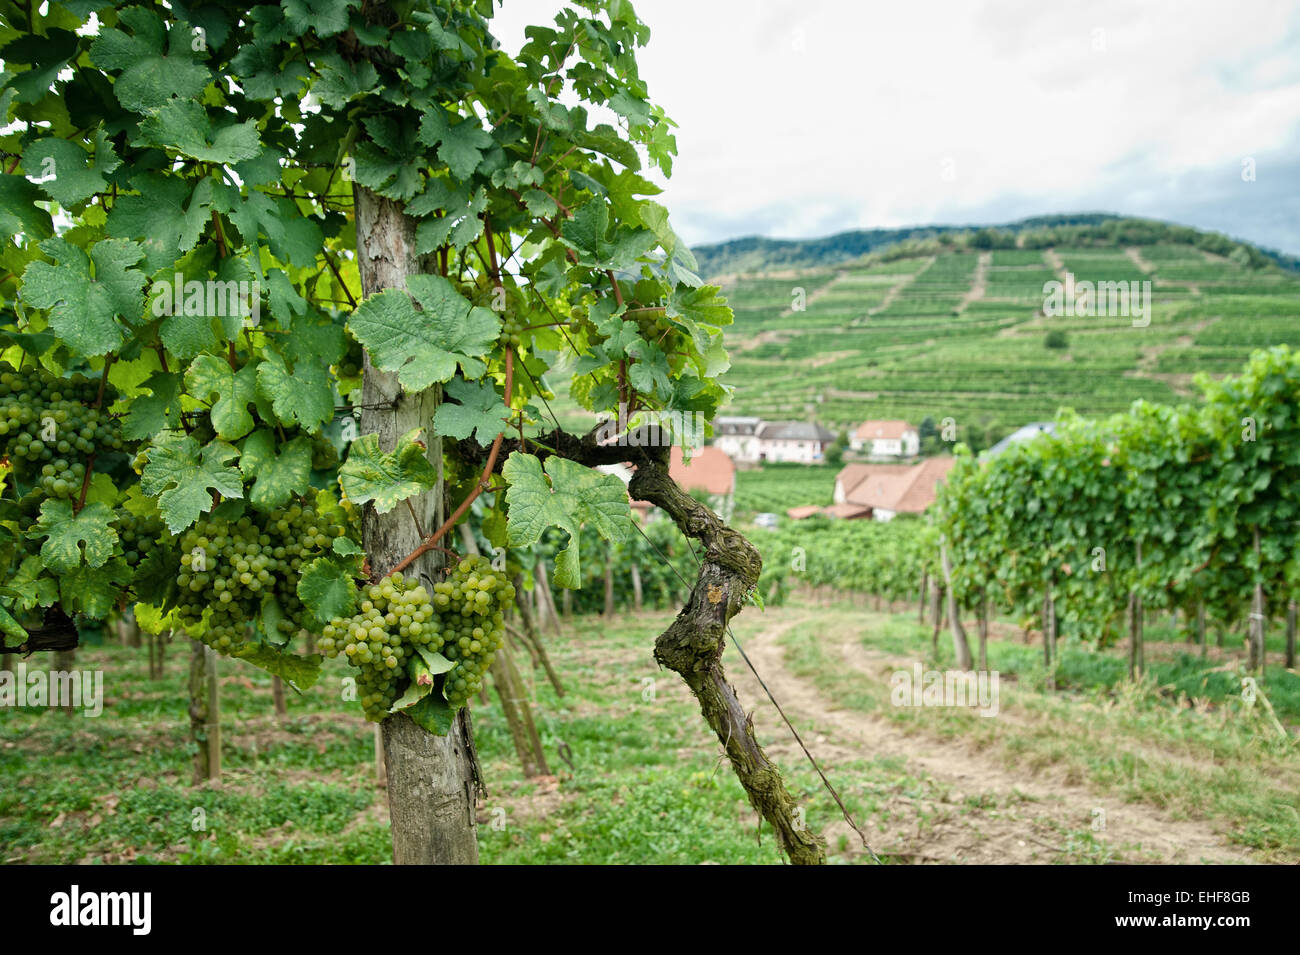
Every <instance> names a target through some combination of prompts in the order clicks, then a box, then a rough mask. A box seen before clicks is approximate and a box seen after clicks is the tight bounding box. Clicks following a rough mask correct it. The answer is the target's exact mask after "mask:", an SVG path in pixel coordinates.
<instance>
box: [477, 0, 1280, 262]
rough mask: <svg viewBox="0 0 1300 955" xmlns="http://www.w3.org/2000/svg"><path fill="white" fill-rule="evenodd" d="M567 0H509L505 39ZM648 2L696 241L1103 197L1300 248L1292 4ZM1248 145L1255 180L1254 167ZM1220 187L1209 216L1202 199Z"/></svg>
mask: <svg viewBox="0 0 1300 955" xmlns="http://www.w3.org/2000/svg"><path fill="white" fill-rule="evenodd" d="M558 6H559V4H558V3H556V2H554V0H507V2H506V4H505V8H504V9H503V10H502V12H501V13H500V14H498V17H497V21H496V27H495V28H496V29H497V31H498V32H499V34H500V36H501V39H502V41H503V43H504V45H505V46H506V48H507V49H509V50H512V51H513V50H516V49H518V47H519V45H520V44H521V43H522V39H523V32H522V31H523V26H524V24H525V23H528V22H539V21H541V22H545V21H549V20H550V17H551V16H552V15H553V13H554V11H555V10H556V9H557V8H558ZM636 8H637V12H638V14H639V15H640V16H641V18H642V19H643V20H645V21H646V22H647V23H648V24H649V25H650V28H651V31H652V39H651V42H650V45H649V47H648V48H647V49H645V50H644V51H642V53H641V56H640V63H641V72H642V76H643V77H644V78H645V79H646V81H647V83H648V84H649V86H650V91H651V95H652V97H653V98H654V99H656V100H657V101H658V102H659V103H661V104H662V105H663V106H664V107H665V109H666V110H667V111H668V114H669V115H670V116H672V117H673V118H674V119H675V120H676V121H677V122H678V123H679V124H680V126H681V128H680V129H679V131H678V147H679V152H680V158H679V160H678V163H677V164H676V166H675V168H674V175H673V179H672V181H671V183H670V184H669V185H668V188H667V192H666V193H665V201H666V202H667V204H668V206H669V208H670V209H671V210H672V212H673V216H674V221H675V223H676V225H677V228H678V230H679V231H680V232H682V234H683V235H684V237H685V238H686V239H687V240H688V241H692V242H706V241H713V240H717V239H723V238H729V237H733V236H735V235H737V234H744V233H755V232H761V233H764V234H768V235H779V236H810V235H820V234H825V233H827V232H832V231H836V230H840V229H849V228H859V227H874V226H897V225H910V224H916V223H926V222H954V221H956V222H962V221H983V220H982V217H985V216H988V215H991V214H1005V212H1006V211H1007V210H1010V209H1017V210H1023V214H1026V215H1028V214H1039V213H1050V212H1063V211H1075V210H1079V209H1085V208H1086V209H1106V210H1110V211H1117V212H1132V213H1140V214H1147V215H1157V216H1160V217H1162V218H1170V219H1176V220H1180V221H1187V222H1189V224H1193V225H1206V226H1213V227H1217V228H1226V229H1228V230H1229V231H1233V232H1235V233H1236V234H1239V235H1243V236H1245V237H1247V238H1254V239H1256V240H1257V241H1262V242H1264V243H1265V244H1273V245H1278V246H1283V247H1287V248H1289V249H1290V250H1291V251H1300V227H1298V226H1296V225H1290V226H1287V225H1286V224H1285V222H1283V221H1279V217H1278V216H1277V215H1276V213H1277V203H1278V202H1280V201H1281V202H1290V203H1292V204H1294V203H1295V202H1296V201H1297V199H1296V197H1295V196H1294V195H1292V193H1293V192H1294V190H1293V189H1292V188H1291V184H1290V183H1285V184H1284V183H1280V182H1277V181H1274V182H1272V183H1269V182H1268V181H1267V178H1266V177H1267V175H1268V173H1269V169H1270V166H1271V168H1272V169H1274V170H1279V169H1280V168H1283V167H1285V168H1287V169H1288V170H1291V171H1293V170H1294V167H1295V163H1294V159H1295V157H1296V152H1295V147H1296V145H1297V142H1298V141H1300V137H1298V135H1297V133H1298V132H1300V55H1297V54H1298V53H1300V7H1297V6H1296V5H1294V4H1287V3H1267V2H1236V3H1232V4H1224V3H1219V2H1195V3H1188V2H1180V3H1172V2H1170V3H1143V4H1133V3H1119V2H1100V3H1090V4H1088V5H1087V6H1086V8H1084V9H1078V8H1075V7H1073V6H1064V5H1056V4H1048V3H1042V2H1041V0H1026V2H1015V3H987V4H982V5H978V4H966V3H938V2H926V0H921V2H915V0H909V2H908V3H905V4H878V3H856V2H821V0H801V2H764V0H752V2H748V3H746V2H739V0H640V2H638V3H637V4H636ZM1247 156H1253V157H1256V158H1257V159H1259V160H1260V179H1259V181H1258V182H1257V183H1255V184H1252V185H1254V186H1258V187H1259V188H1256V189H1254V190H1253V191H1252V190H1249V189H1247V190H1242V189H1240V188H1237V187H1238V186H1240V185H1241V182H1240V164H1241V160H1242V159H1243V158H1244V157H1247ZM945 161H949V162H950V164H951V165H950V168H951V169H952V170H953V171H954V173H955V175H954V176H953V178H952V179H951V181H948V180H946V179H945V178H944V177H943V176H942V175H941V173H942V171H943V169H944V163H945ZM1192 183H1195V184H1197V190H1198V191H1197V192H1195V193H1189V191H1188V190H1189V189H1190V188H1191V184H1192ZM1215 196H1219V197H1220V198H1219V200H1218V201H1221V202H1222V203H1223V205H1222V207H1216V208H1217V212H1216V213H1215V214H1214V215H1211V216H1210V218H1211V219H1214V220H1215V221H1214V222H1208V221H1206V222H1202V221H1194V220H1193V219H1191V218H1189V217H1190V216H1191V215H1192V213H1193V212H1194V211H1195V212H1197V214H1199V215H1202V216H1204V215H1205V209H1206V207H1207V203H1212V200H1214V197H1215ZM1198 210H1199V211H1198ZM1291 211H1293V212H1294V211H1300V210H1298V209H1297V208H1296V207H1295V206H1294V205H1292V206H1291ZM1286 218H1288V219H1289V221H1290V222H1292V223H1294V222H1296V221H1297V220H1300V216H1297V215H1291V216H1289V217H1286ZM1224 223H1228V224H1227V225H1225V224H1224Z"/></svg>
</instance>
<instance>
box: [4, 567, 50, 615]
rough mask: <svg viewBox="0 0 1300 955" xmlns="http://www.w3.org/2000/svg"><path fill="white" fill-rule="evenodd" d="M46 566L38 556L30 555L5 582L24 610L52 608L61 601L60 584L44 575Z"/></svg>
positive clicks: (7, 588)
mask: <svg viewBox="0 0 1300 955" xmlns="http://www.w3.org/2000/svg"><path fill="white" fill-rule="evenodd" d="M43 570H45V564H43V563H42V562H41V558H40V557H39V556H38V555H36V554H28V555H27V556H26V557H24V558H23V562H22V563H21V564H20V565H19V566H18V571H17V573H15V574H13V575H12V576H11V577H10V578H9V579H8V580H6V581H5V588H6V590H8V591H9V592H10V593H12V594H13V595H14V596H15V597H16V598H17V600H18V606H19V607H21V608H22V609H23V610H32V609H33V608H35V607H52V606H54V604H55V602H56V601H57V600H58V599H59V586H58V582H57V581H56V580H54V579H53V578H52V577H48V576H45V575H43V574H42V573H41V572H42V571H43Z"/></svg>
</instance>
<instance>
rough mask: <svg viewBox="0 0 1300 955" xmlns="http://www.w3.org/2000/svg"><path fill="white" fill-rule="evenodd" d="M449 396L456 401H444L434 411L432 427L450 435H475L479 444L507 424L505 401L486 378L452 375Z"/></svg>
mask: <svg viewBox="0 0 1300 955" xmlns="http://www.w3.org/2000/svg"><path fill="white" fill-rule="evenodd" d="M446 394H447V397H449V398H452V399H454V400H455V401H456V402H458V403H457V404H451V403H450V402H444V403H442V404H440V405H438V410H437V411H435V412H434V413H433V427H434V430H435V431H436V432H437V433H438V434H442V435H446V436H447V437H449V438H468V437H470V436H471V435H475V438H474V440H476V441H477V442H478V443H479V444H489V443H490V442H491V441H492V439H493V438H495V437H496V436H497V435H498V434H500V433H501V430H502V429H503V428H504V427H505V414H506V406H505V402H503V401H502V400H501V396H500V395H498V394H497V392H496V389H495V388H493V387H492V385H491V384H490V383H489V382H486V381H465V380H464V379H462V378H453V379H452V380H451V381H449V382H447V388H446Z"/></svg>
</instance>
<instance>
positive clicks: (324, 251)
mask: <svg viewBox="0 0 1300 955" xmlns="http://www.w3.org/2000/svg"><path fill="white" fill-rule="evenodd" d="M321 254H322V255H324V256H325V261H326V262H327V263H329V267H330V271H331V272H333V273H334V279H335V281H337V282H338V283H339V288H341V289H343V294H344V295H346V296H347V297H348V304H349V305H351V306H352V310H353V311H356V308H357V300H356V299H355V298H353V297H352V292H351V291H349V290H348V283H347V282H344V281H343V276H341V275H339V268H338V266H337V265H335V264H334V259H333V258H332V257H331V256H330V254H329V251H328V250H327V249H321Z"/></svg>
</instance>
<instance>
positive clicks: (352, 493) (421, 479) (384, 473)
mask: <svg viewBox="0 0 1300 955" xmlns="http://www.w3.org/2000/svg"><path fill="white" fill-rule="evenodd" d="M421 430H422V429H420V428H416V429H415V430H413V431H410V432H408V433H406V434H405V435H403V436H402V437H401V438H400V439H399V440H398V442H397V447H396V448H395V449H394V450H393V452H392V453H391V454H385V453H384V452H383V451H381V450H379V435H377V434H363V435H362V436H361V437H359V438H357V439H356V440H355V441H353V442H352V445H351V447H349V448H348V459H347V461H345V462H344V464H343V467H341V468H340V469H339V483H340V484H341V485H342V486H343V492H344V493H345V494H347V496H348V498H349V499H350V500H351V501H352V502H353V503H355V504H364V503H366V502H367V501H373V502H374V504H375V510H376V511H378V512H379V513H380V514H387V513H388V512H389V511H391V510H392V509H393V508H395V507H396V506H397V505H398V504H400V503H402V501H404V500H406V499H407V498H408V497H413V496H414V495H416V494H422V493H424V492H425V491H428V490H431V489H432V488H433V486H434V485H435V484H436V483H437V481H438V472H437V471H436V470H434V467H433V464H431V463H430V461H429V459H428V457H426V455H427V454H428V448H427V447H425V445H424V444H423V443H421V442H420V441H418V440H417V436H418V435H419V434H420V432H421Z"/></svg>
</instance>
